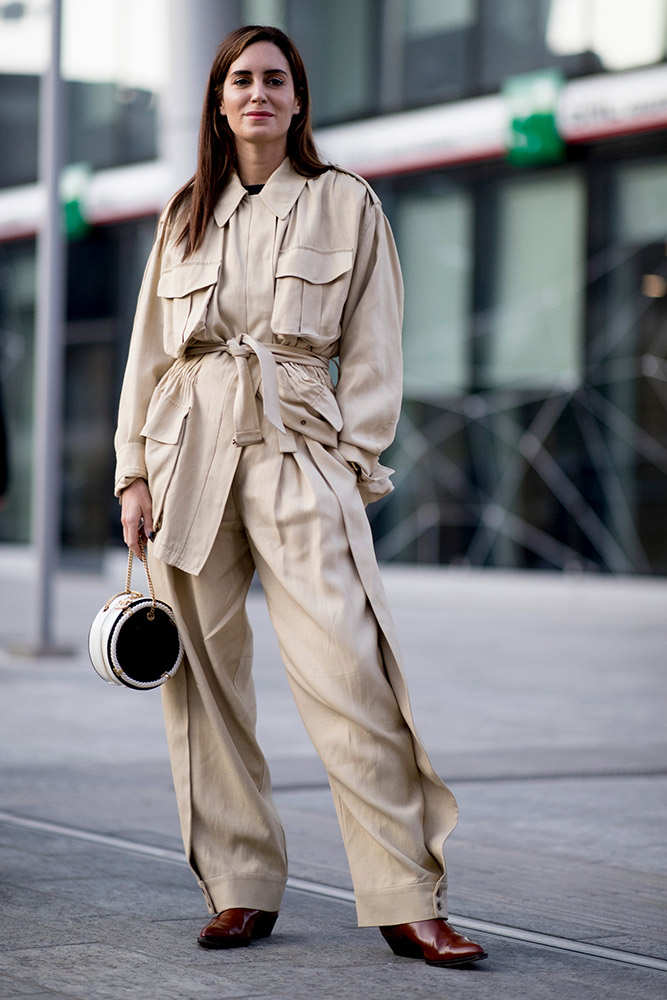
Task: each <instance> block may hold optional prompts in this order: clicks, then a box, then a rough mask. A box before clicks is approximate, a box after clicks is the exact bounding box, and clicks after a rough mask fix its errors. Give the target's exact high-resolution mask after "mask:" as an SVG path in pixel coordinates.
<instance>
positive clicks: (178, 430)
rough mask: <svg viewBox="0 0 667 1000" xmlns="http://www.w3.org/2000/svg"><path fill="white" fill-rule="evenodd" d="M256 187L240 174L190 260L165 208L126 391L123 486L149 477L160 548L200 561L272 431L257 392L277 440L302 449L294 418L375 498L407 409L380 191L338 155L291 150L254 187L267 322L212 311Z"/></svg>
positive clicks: (120, 450) (120, 441)
mask: <svg viewBox="0 0 667 1000" xmlns="http://www.w3.org/2000/svg"><path fill="white" fill-rule="evenodd" d="M244 197H247V195H246V192H245V189H244V188H243V186H242V185H241V183H240V181H239V179H238V177H237V176H236V175H234V176H233V177H232V179H231V180H230V182H229V184H228V185H227V187H226V188H225V190H224V192H223V194H222V196H221V197H220V200H219V201H218V204H217V206H216V208H215V211H214V216H213V218H212V219H211V220H210V222H209V224H208V227H207V230H206V234H205V237H204V241H203V243H202V245H201V246H200V247H199V249H198V250H197V251H196V252H195V253H194V254H193V255H192V256H191V257H189V258H188V259H187V260H185V261H184V260H183V259H182V256H183V254H182V247H181V246H176V245H175V238H174V233H175V231H178V227H179V224H180V220H176V221H175V222H173V223H172V224H171V225H170V224H169V223H167V222H166V213H165V215H163V218H162V219H161V221H160V225H159V228H158V236H157V239H156V241H155V245H154V247H153V250H152V252H151V256H150V258H149V261H148V265H147V268H146V272H145V275H144V280H143V283H142V287H141V292H140V295H139V302H138V306H137V313H136V318H135V323H134V328H133V332H132V340H131V345H130V353H129V358H128V364H127V369H126V373H125V379H124V383H123V390H122V394H121V401H120V412H119V421H118V430H117V433H116V439H115V444H116V453H117V470H116V483H115V491H116V495H120V493H121V492H122V490H123V489H124V488H125V487H126V486H127V485H129V483H130V482H132V481H133V480H134V479H136V478H145V479H147V480H148V483H149V486H150V489H151V493H152V497H153V514H154V518H155V521H156V526H157V530H158V533H157V538H156V541H155V553H156V555H157V556H158V557H159V558H161V559H163V560H164V561H165V562H169V563H171V564H172V565H175V566H178V567H179V568H181V569H184V570H185V571H186V572H190V573H198V572H199V570H200V569H201V567H202V566H203V564H204V562H205V560H206V557H207V556H208V553H209V552H210V549H211V546H212V544H213V541H214V539H215V535H216V532H217V529H218V526H219V522H220V517H221V514H222V510H223V508H224V504H225V502H226V497H227V494H228V492H229V489H230V486H231V482H232V479H233V476H234V471H235V468H236V464H237V462H238V457H239V454H240V449H241V448H242V447H244V446H246V445H248V444H252V443H253V442H254V441H257V440H260V439H261V435H260V436H259V437H258V436H257V434H258V419H257V409H256V408H257V405H261V406H263V408H264V413H265V415H266V416H267V418H268V419H269V421H271V423H272V424H273V425H274V426H275V427H276V433H277V436H278V442H279V446H280V449H281V451H286V452H287V451H292V450H293V440H294V439H293V434H294V432H298V433H300V434H303V435H305V436H306V437H307V438H310V439H311V440H312V441H315V442H318V443H319V445H321V446H322V447H323V448H326V449H327V450H328V451H330V452H332V453H333V454H334V455H335V456H336V457H337V458H338V459H339V461H340V462H341V463H342V464H343V465H346V467H347V469H348V471H349V468H350V466H352V467H353V468H354V470H355V471H356V473H357V478H358V483H359V488H360V491H361V493H362V497H363V498H364V500H365V501H366V502H369V501H370V500H373V499H378V498H379V497H380V496H384V495H385V494H386V493H388V492H389V491H390V490H391V489H392V487H391V484H390V482H389V479H388V475H389V473H390V472H391V470H388V469H385V468H383V467H382V466H381V465H379V462H378V457H379V455H380V454H381V452H382V451H383V450H384V449H385V448H386V447H387V446H388V445H389V444H390V443H391V441H392V439H393V436H394V432H395V428H396V423H397V420H398V416H399V412H400V402H401V382H402V369H401V348H400V331H401V321H402V304H403V302H402V282H401V276H400V268H399V263H398V258H397V254H396V249H395V246H394V241H393V238H392V235H391V231H390V229H389V225H388V223H387V220H386V218H385V216H384V214H383V212H382V207H381V204H380V202H379V200H378V198H377V196H376V195H375V193H374V192H373V191H372V189H371V188H370V187H369V186H368V184H367V183H366V182H365V181H363V180H362V179H361V178H359V177H357V176H356V175H353V174H349V173H347V172H346V171H342V170H340V169H339V168H333V169H331V170H329V171H327V172H326V173H324V174H322V175H321V176H320V177H317V178H313V179H308V178H305V177H302V176H300V175H299V174H297V173H296V172H295V171H294V170H293V169H292V167H291V165H290V163H289V161H288V160H285V161H283V163H282V164H281V166H280V167H279V168H278V170H276V171H275V173H274V174H273V175H272V177H271V178H270V179H269V181H268V182H267V184H266V185H265V187H264V189H263V190H262V192H261V194H260V195H259V196H256V197H260V198H262V200H263V203H264V206H266V207H268V209H270V211H271V212H272V213H273V214H274V215H275V217H276V222H275V239H274V242H273V249H272V261H271V268H272V273H273V280H274V287H275V294H274V299H273V311H272V314H271V316H270V321H269V322H268V323H267V325H266V329H265V330H260V331H259V332H258V331H257V330H253V335H250V333H249V332H248V331H247V330H244V329H243V328H242V326H239V329H237V330H233V331H229V330H227V331H222V332H220V335H219V336H217V335H216V334H215V332H213V333H212V331H211V328H210V321H211V316H212V315H214V314H215V309H214V308H213V306H214V304H215V298H214V295H218V294H220V293H222V294H223V295H224V290H225V278H226V275H225V274H223V273H221V270H222V269H221V262H222V260H223V257H224V259H225V260H226V261H227V264H226V266H227V267H228V268H229V267H233V266H234V264H233V261H234V256H233V255H231V256H230V255H229V254H228V255H225V254H224V248H225V244H224V241H225V240H226V239H229V228H230V227H229V225H228V223H229V221H230V219H231V218H232V216H233V215H234V213H235V212H236V210H237V208H238V206H239V205H240V203H241V201H242V199H243V198H244ZM247 264H248V266H249V267H251V266H252V261H248V262H247ZM230 333H232V334H233V336H230ZM211 352H214V353H218V354H220V356H221V357H223V358H224V361H225V362H226V364H224V365H221V366H220V378H219V381H218V382H217V383H216V391H215V392H214V393H211V392H210V391H209V393H208V396H207V398H205V399H204V398H203V392H201V391H199V390H198V382H201V384H202V385H203V384H204V383H205V382H206V380H205V379H200V380H198V375H197V372H198V368H199V366H201V362H202V358H203V357H204V356H205V355H206V354H208V353H211ZM331 359H338V364H339V376H338V380H337V385H336V387H335V388H334V386H333V384H332V382H331V378H330V375H329V361H330V360H331ZM315 453H316V454H317V450H316V451H315Z"/></svg>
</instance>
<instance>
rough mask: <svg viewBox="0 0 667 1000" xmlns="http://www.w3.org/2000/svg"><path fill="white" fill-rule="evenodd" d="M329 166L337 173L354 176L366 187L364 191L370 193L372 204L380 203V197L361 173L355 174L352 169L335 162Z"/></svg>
mask: <svg viewBox="0 0 667 1000" xmlns="http://www.w3.org/2000/svg"><path fill="white" fill-rule="evenodd" d="M330 168H331V169H332V170H336V171H337V172H338V173H339V174H347V176H348V177H354V179H355V181H359V183H360V184H362V185H363V186H364V187H365V188H366V191H367V192H368V194H369V195H370V197H371V201H372V202H373V204H374V205H379V204H380V199H379V198H378V196H377V194H376V193H375V191H374V190H373V188H372V187H371V186H370V184H369V183H368V181H367V180H366V178H365V177H362V176H361V174H355V172H354V170H348V168H347V167H341V166H339V165H338V164H337V163H331V164H330Z"/></svg>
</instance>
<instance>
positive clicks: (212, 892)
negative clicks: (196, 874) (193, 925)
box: [197, 875, 287, 913]
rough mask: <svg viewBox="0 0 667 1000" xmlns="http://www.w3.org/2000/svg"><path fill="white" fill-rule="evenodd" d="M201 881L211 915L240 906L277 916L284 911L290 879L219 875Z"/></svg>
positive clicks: (201, 887) (200, 884) (200, 885)
mask: <svg viewBox="0 0 667 1000" xmlns="http://www.w3.org/2000/svg"><path fill="white" fill-rule="evenodd" d="M197 881H198V883H199V888H200V889H201V891H202V892H203V893H204V899H205V900H206V905H207V906H208V909H209V912H210V913H221V912H222V911H223V910H230V909H232V908H236V907H242V908H243V909H246V910H265V911H267V912H268V913H275V912H276V911H278V910H279V909H280V904H281V902H282V898H283V893H284V892H285V885H286V884H287V879H286V878H283V877H280V878H274V877H271V876H268V875H231V876H227V875H219V876H218V877H217V878H209V879H198V880H197Z"/></svg>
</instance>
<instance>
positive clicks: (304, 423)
mask: <svg viewBox="0 0 667 1000" xmlns="http://www.w3.org/2000/svg"><path fill="white" fill-rule="evenodd" d="M307 422H308V421H307V420H300V421H299V423H300V424H302V425H303V426H304V427H305V425H306V423H307Z"/></svg>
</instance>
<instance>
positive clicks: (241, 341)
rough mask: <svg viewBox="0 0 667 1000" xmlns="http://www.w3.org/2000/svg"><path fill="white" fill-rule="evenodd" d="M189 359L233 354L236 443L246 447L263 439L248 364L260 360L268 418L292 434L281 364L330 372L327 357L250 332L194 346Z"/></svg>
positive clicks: (265, 408) (276, 425)
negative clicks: (283, 409)
mask: <svg viewBox="0 0 667 1000" xmlns="http://www.w3.org/2000/svg"><path fill="white" fill-rule="evenodd" d="M186 354H187V356H188V357H196V356H197V355H200V354H231V355H232V357H233V358H234V361H235V362H236V370H237V372H238V383H237V387H236V396H235V397H234V438H233V442H232V443H233V444H234V445H236V447H237V448H243V447H244V446H245V445H247V444H258V443H259V442H260V441H262V440H263V438H262V431H261V428H260V424H259V417H258V415H257V406H256V405H255V389H254V387H253V384H252V375H251V372H250V366H249V364H248V361H249V359H250V358H251V357H253V356H254V357H256V358H257V361H258V362H259V372H260V379H261V383H260V384H261V389H262V401H263V406H264V416H265V417H266V419H267V420H268V421H269V423H271V424H273V426H274V427H275V428H276V430H278V431H279V432H280V433H281V434H285V435H287V434H288V431H287V429H286V428H285V425H284V424H283V421H282V417H281V416H280V395H279V392H278V368H277V366H278V365H280V364H288V363H296V364H300V365H312V366H313V367H315V368H325V369H328V367H329V362H328V360H327V359H326V358H322V357H320V356H319V355H318V354H313V353H312V351H306V350H303V349H302V348H300V347H289V346H288V345H286V344H263V343H261V342H260V341H259V340H255V338H254V337H251V336H250V334H248V333H242V334H240V335H239V336H238V337H233V338H232V339H231V340H219V341H210V342H208V343H204V344H193V345H192V346H191V347H189V348H188V350H187V352H186Z"/></svg>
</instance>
